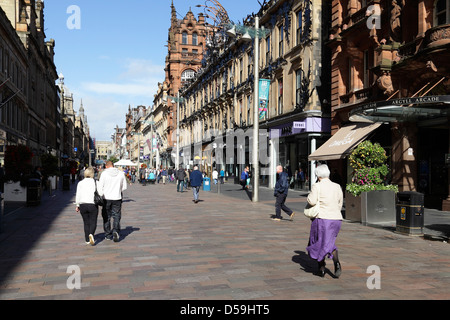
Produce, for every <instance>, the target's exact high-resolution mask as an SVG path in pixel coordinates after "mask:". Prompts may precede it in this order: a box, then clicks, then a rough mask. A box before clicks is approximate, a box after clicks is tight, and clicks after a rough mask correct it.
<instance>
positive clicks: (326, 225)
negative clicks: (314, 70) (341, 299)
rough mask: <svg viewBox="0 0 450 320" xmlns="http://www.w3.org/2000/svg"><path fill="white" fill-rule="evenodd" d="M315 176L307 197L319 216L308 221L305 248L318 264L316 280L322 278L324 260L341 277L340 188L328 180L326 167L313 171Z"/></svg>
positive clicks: (328, 171)
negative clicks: (339, 238) (339, 237)
mask: <svg viewBox="0 0 450 320" xmlns="http://www.w3.org/2000/svg"><path fill="white" fill-rule="evenodd" d="M315 174H316V176H317V178H318V179H319V182H318V183H315V184H314V185H313V186H312V188H311V192H310V194H309V195H308V199H307V200H308V203H309V204H310V205H311V206H315V205H319V215H318V216H317V218H315V219H313V220H312V223H311V232H310V236H309V244H308V247H307V248H306V250H307V251H308V253H309V256H310V257H311V258H313V259H315V260H317V261H318V263H319V276H321V277H324V276H325V257H328V258H332V259H333V262H334V270H335V272H334V274H335V276H336V277H337V278H339V276H340V275H341V272H342V268H341V264H340V263H339V258H338V249H337V247H336V238H337V236H338V234H339V231H340V230H341V224H342V214H341V209H342V202H343V194H342V189H341V187H340V186H339V185H338V184H337V183H334V182H332V181H331V180H330V170H329V169H328V166H327V165H320V166H318V167H317V168H316V171H315Z"/></svg>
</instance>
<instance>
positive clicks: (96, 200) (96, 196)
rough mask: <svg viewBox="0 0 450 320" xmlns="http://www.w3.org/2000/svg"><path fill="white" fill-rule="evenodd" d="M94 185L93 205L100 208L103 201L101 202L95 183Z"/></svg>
mask: <svg viewBox="0 0 450 320" xmlns="http://www.w3.org/2000/svg"><path fill="white" fill-rule="evenodd" d="M94 183H95V191H94V204H95V205H96V206H101V207H102V206H103V205H104V203H105V201H104V200H103V197H102V196H100V195H99V194H98V191H97V182H95V181H94Z"/></svg>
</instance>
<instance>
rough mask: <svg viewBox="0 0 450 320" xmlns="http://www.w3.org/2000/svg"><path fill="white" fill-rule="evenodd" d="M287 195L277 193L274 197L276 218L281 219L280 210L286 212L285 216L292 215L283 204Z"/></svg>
mask: <svg viewBox="0 0 450 320" xmlns="http://www.w3.org/2000/svg"><path fill="white" fill-rule="evenodd" d="M286 197H287V194H284V193H278V194H277V195H276V201H275V216H276V218H279V219H281V210H283V211H284V212H286V214H287V215H289V216H290V215H291V214H292V210H291V209H289V208H288V207H287V206H286V205H285V204H284V203H285V202H286Z"/></svg>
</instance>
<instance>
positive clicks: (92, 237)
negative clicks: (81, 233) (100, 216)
mask: <svg viewBox="0 0 450 320" xmlns="http://www.w3.org/2000/svg"><path fill="white" fill-rule="evenodd" d="M89 244H90V245H91V246H93V245H94V244H95V240H94V236H93V235H92V234H90V235H89Z"/></svg>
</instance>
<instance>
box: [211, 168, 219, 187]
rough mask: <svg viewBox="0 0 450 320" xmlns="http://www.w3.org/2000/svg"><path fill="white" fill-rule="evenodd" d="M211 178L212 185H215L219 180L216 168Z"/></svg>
mask: <svg viewBox="0 0 450 320" xmlns="http://www.w3.org/2000/svg"><path fill="white" fill-rule="evenodd" d="M212 178H213V180H214V184H217V181H218V180H219V172H217V169H216V168H214V170H213V173H212Z"/></svg>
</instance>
